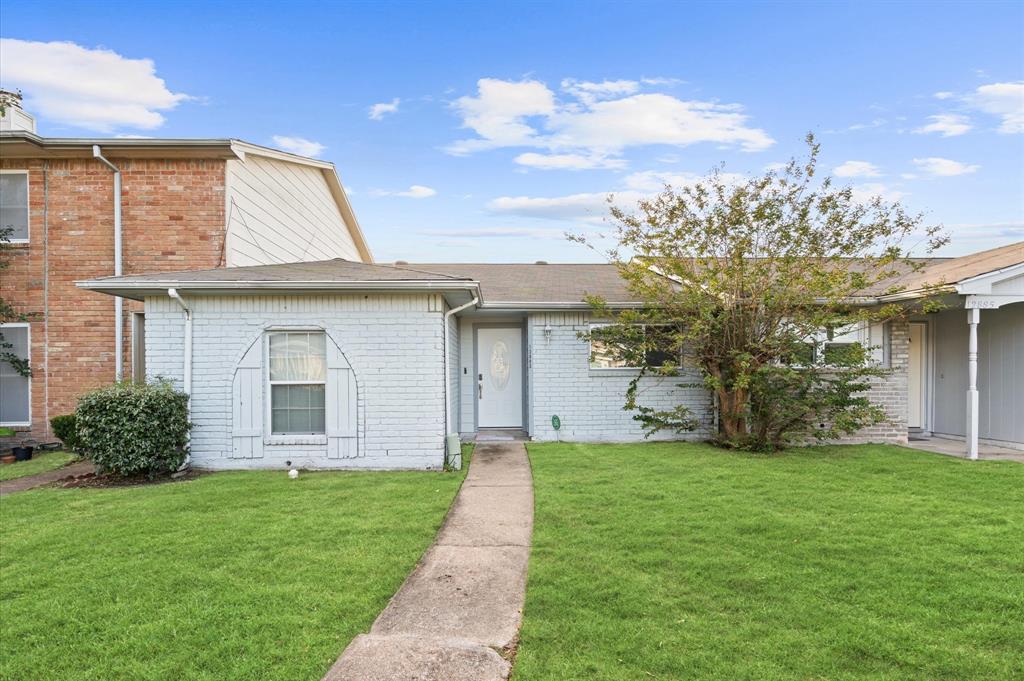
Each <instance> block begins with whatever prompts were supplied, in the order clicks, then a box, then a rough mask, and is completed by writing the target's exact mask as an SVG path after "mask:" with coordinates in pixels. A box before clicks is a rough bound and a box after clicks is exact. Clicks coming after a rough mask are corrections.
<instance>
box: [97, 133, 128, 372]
mask: <svg viewBox="0 0 1024 681" xmlns="http://www.w3.org/2000/svg"><path fill="white" fill-rule="evenodd" d="M92 155H93V158H95V159H96V160H97V161H100V162H101V163H103V164H104V165H105V166H107V167H108V168H110V169H111V170H112V171H114V276H115V277H120V276H121V274H122V267H121V264H122V248H121V169H120V168H118V167H117V166H115V165H114V164H113V163H111V162H110V161H109V160H107V159H106V158H105V157H104V156H103V153H102V152H101V151H100V145H98V144H94V145H92ZM114 324H115V326H114V343H115V344H116V345H115V348H114V367H115V368H114V378H115V380H117V381H118V382H120V381H121V379H123V378H124V349H123V347H122V346H123V345H124V299H122V298H121V296H114Z"/></svg>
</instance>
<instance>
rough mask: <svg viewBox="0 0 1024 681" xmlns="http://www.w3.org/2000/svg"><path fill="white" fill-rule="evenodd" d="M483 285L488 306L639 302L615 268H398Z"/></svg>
mask: <svg viewBox="0 0 1024 681" xmlns="http://www.w3.org/2000/svg"><path fill="white" fill-rule="evenodd" d="M397 267H403V268H404V267H412V268H415V269H418V270H426V271H429V272H439V273H443V274H447V275H450V276H453V277H458V278H465V279H472V280H474V281H478V282H480V290H481V291H482V292H483V295H484V299H485V300H486V301H487V302H488V303H579V302H583V301H584V299H585V298H586V296H588V295H590V296H600V297H602V298H604V299H605V300H607V301H608V302H614V303H625V302H636V300H637V298H636V296H634V295H633V294H632V293H630V292H629V291H628V290H627V289H626V284H625V282H624V281H623V280H622V277H620V276H619V272H618V270H617V269H616V267H615V266H614V265H608V264H550V265H544V264H533V263H531V264H526V263H516V264H494V263H412V264H409V265H405V264H402V265H397Z"/></svg>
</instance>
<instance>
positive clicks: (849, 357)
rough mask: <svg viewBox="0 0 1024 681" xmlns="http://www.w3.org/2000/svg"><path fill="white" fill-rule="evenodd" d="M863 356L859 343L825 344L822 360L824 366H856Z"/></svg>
mask: <svg viewBox="0 0 1024 681" xmlns="http://www.w3.org/2000/svg"><path fill="white" fill-rule="evenodd" d="M863 355H864V350H863V348H862V347H861V345H860V343H826V344H825V350H824V351H823V353H822V358H823V359H824V360H825V364H829V365H832V366H852V365H854V364H858V363H859V362H860V360H861V358H862V357H863Z"/></svg>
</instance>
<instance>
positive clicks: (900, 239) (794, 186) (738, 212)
mask: <svg viewBox="0 0 1024 681" xmlns="http://www.w3.org/2000/svg"><path fill="white" fill-rule="evenodd" d="M807 144H808V155H807V157H806V159H804V160H802V161H798V160H795V159H794V160H792V161H790V163H789V164H788V165H787V166H786V167H785V168H784V169H782V170H779V171H769V172H766V173H764V174H763V175H760V176H755V177H752V178H749V179H746V180H742V181H735V180H734V179H733V178H732V177H731V176H728V175H725V174H724V173H722V172H721V170H720V169H716V170H714V171H713V172H712V173H711V174H709V175H708V176H706V177H705V178H703V179H702V180H700V181H697V182H695V183H693V184H690V185H687V186H682V187H669V186H666V187H665V188H664V191H662V192H661V193H660V194H658V195H657V196H655V197H653V198H651V199H649V200H644V201H641V202H639V204H638V206H637V210H636V211H635V212H627V211H626V210H623V209H622V208H620V207H617V206H615V205H614V197H610V199H609V201H610V202H611V203H612V204H613V205H612V207H611V215H612V218H613V224H614V238H615V241H616V242H617V245H616V246H615V247H614V248H613V249H612V250H611V251H609V252H608V254H607V255H608V257H609V259H610V261H611V262H613V263H614V264H615V265H616V266H617V267H618V269H619V272H620V273H621V275H622V277H623V278H624V280H625V281H626V283H627V286H628V287H629V289H630V290H631V291H632V292H633V293H634V294H635V295H636V296H638V297H639V299H640V300H643V301H645V304H644V305H643V307H642V308H640V309H635V310H625V311H614V310H611V309H609V308H608V307H607V306H606V304H605V302H604V301H602V300H600V299H594V300H591V301H590V302H591V304H592V305H593V307H594V310H595V313H596V314H597V316H600V317H606V318H614V319H615V321H616V324H614V325H613V326H608V327H602V328H601V329H600V333H601V336H602V338H601V339H600V340H601V341H602V343H603V345H602V347H612V348H614V350H615V352H617V353H618V354H619V355H620V356H622V357H623V358H624V359H625V360H626V363H627V364H628V365H629V366H637V367H639V368H640V371H639V372H638V375H637V376H636V378H635V379H634V380H633V381H632V384H631V386H630V389H629V391H628V392H627V395H626V406H625V408H626V409H629V410H632V411H634V412H635V415H634V418H636V419H637V420H638V421H640V422H641V423H643V424H644V426H645V428H646V429H647V430H648V432H654V431H658V430H663V429H672V430H677V431H684V430H692V429H693V428H695V427H696V425H697V423H696V421H695V419H694V416H693V414H692V413H690V412H689V410H687V409H686V408H685V407H684V406H683V405H678V406H676V407H675V408H673V409H668V410H666V409H654V408H650V407H646V406H644V404H643V403H642V392H641V391H640V390H639V389H638V386H639V385H640V381H641V379H642V378H643V377H644V376H649V375H652V374H653V375H662V376H679V375H680V370H679V366H680V365H682V366H685V367H690V368H693V369H694V370H696V371H697V372H699V375H700V382H701V384H702V385H704V386H705V387H706V388H708V389H709V390H710V391H711V392H712V393H713V394H714V396H715V400H716V404H717V410H718V419H719V436H718V438H719V441H720V442H721V443H722V444H725V445H728V446H732V447H742V448H750V449H755V450H773V449H777V448H779V447H783V446H786V445H787V444H792V443H795V442H800V441H805V440H806V439H808V438H818V439H831V438H835V437H837V436H839V435H842V434H847V433H852V432H855V431H856V430H858V429H860V428H863V427H865V426H867V425H871V424H874V423H878V422H880V421H882V420H884V418H885V415H884V413H883V411H882V410H881V409H880V408H879V407H877V406H876V405H874V404H872V403H871V402H870V401H869V400H868V399H867V398H866V396H865V394H864V391H865V390H866V389H867V388H868V387H869V386H870V382H871V381H872V380H873V379H875V378H877V377H880V376H882V375H884V373H885V369H884V367H882V366H880V365H879V363H878V362H876V361H874V360H873V356H877V353H873V352H871V349H870V348H867V347H861V348H860V350H857V349H856V347H854V348H853V349H852V350H851V349H850V348H842V349H844V350H845V351H844V352H842V353H840V352H837V351H835V350H833V351H832V352H830V353H821V352H815V345H816V341H817V340H818V339H820V337H821V334H822V333H828V334H833V333H842V332H844V331H846V330H849V329H851V328H858V327H861V326H863V325H870V324H880V323H885V322H889V321H892V320H895V319H897V318H899V317H901V316H902V315H904V314H906V312H907V309H906V308H905V307H902V306H899V305H895V304H888V305H881V304H870V303H872V302H873V300H874V299H875V298H876V297H877V296H878V295H879V294H882V293H895V292H897V291H899V290H900V283H899V282H900V279H901V277H905V276H906V275H907V274H909V273H912V272H913V271H914V270H916V269H918V268H919V267H921V266H922V263H921V261H920V260H916V259H914V258H911V257H910V254H909V248H910V246H911V245H912V246H913V247H915V248H917V249H920V250H921V251H922V254H927V253H930V252H931V251H933V250H934V249H935V248H938V247H939V246H941V245H942V244H944V243H945V242H946V241H947V238H946V237H945V235H944V234H943V233H942V231H941V229H940V228H939V227H925V226H924V225H923V218H922V216H921V215H914V214H910V213H908V212H907V211H906V210H905V209H904V208H903V206H902V205H901V204H900V203H898V202H887V201H885V200H883V199H882V198H880V197H875V198H872V199H870V200H868V201H864V200H862V199H861V198H860V197H858V196H856V195H855V193H854V190H853V189H852V188H851V187H848V186H837V185H835V184H834V183H833V181H832V179H831V178H828V177H826V178H824V179H818V178H817V165H818V155H819V145H818V143H817V142H816V141H815V140H814V137H813V136H811V135H809V136H808V137H807ZM570 238H572V239H574V240H576V241H579V242H582V243H585V244H588V245H590V246H591V247H593V248H597V245H596V243H595V240H594V239H593V238H591V237H585V236H573V237H570ZM638 329H642V330H643V332H642V333H641V332H638ZM823 330H824V331H823ZM587 335H590V334H587ZM855 345H856V344H855ZM817 349H818V350H820V349H821V348H820V347H818V348H817ZM666 353H668V355H670V356H674V357H677V358H680V361H672V362H665V361H664V358H665V357H666ZM652 358H655V361H652Z"/></svg>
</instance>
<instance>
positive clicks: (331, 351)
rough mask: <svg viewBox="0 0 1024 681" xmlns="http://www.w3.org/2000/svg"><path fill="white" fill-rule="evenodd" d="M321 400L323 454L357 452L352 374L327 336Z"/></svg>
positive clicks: (338, 456)
mask: <svg viewBox="0 0 1024 681" xmlns="http://www.w3.org/2000/svg"><path fill="white" fill-rule="evenodd" d="M324 404H325V407H326V410H327V414H326V417H327V418H326V426H327V458H328V459H347V458H351V457H354V456H358V455H359V446H358V442H359V439H358V437H357V428H356V411H357V408H358V405H359V400H358V396H357V394H356V376H355V373H353V371H352V368H351V367H350V366H349V363H348V361H347V360H346V359H345V356H344V355H342V354H341V351H340V350H339V349H338V346H336V345H335V344H334V343H333V342H332V341H331V340H330V339H328V341H327V394H326V399H325V403H324Z"/></svg>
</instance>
